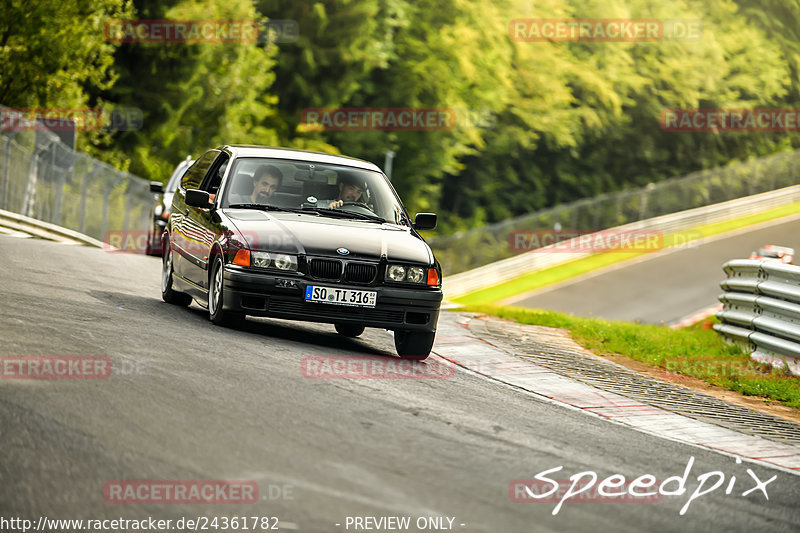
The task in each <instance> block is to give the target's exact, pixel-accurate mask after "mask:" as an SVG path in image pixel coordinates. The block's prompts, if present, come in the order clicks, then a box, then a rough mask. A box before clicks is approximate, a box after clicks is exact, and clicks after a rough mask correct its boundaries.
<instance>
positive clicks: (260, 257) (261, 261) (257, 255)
mask: <svg viewBox="0 0 800 533" xmlns="http://www.w3.org/2000/svg"><path fill="white" fill-rule="evenodd" d="M250 260H251V261H252V263H251V264H252V265H253V266H254V267H261V268H269V266H270V264H271V263H272V256H270V255H269V254H268V253H267V252H251V253H250Z"/></svg>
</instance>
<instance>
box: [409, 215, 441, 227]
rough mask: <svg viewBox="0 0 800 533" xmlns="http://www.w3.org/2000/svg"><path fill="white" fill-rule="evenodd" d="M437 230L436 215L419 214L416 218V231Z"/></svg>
mask: <svg viewBox="0 0 800 533" xmlns="http://www.w3.org/2000/svg"><path fill="white" fill-rule="evenodd" d="M434 228H436V213H417V216H415V217H414V229H416V230H426V229H434Z"/></svg>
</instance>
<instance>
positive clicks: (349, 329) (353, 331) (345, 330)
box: [334, 324, 364, 337]
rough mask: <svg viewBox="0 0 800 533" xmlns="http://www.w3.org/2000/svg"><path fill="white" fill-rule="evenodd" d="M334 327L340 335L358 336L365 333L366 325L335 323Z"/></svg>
mask: <svg viewBox="0 0 800 533" xmlns="http://www.w3.org/2000/svg"><path fill="white" fill-rule="evenodd" d="M334 327H335V328H336V331H337V332H338V333H339V335H344V336H345V337H358V336H359V335H361V334H362V333H364V326H359V325H357V324H334Z"/></svg>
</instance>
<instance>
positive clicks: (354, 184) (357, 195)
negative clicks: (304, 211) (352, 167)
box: [317, 175, 367, 209]
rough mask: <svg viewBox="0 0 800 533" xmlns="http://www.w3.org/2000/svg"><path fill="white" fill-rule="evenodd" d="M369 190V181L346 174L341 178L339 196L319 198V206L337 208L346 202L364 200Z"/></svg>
mask: <svg viewBox="0 0 800 533" xmlns="http://www.w3.org/2000/svg"><path fill="white" fill-rule="evenodd" d="M366 190H367V183H366V182H365V181H364V180H363V179H361V178H358V177H356V176H352V175H344V176H342V177H340V178H339V196H338V197H336V198H333V199H331V200H319V201H318V202H317V207H327V208H329V209H335V208H339V207H342V204H343V203H344V202H362V201H364V200H363V199H362V195H363V194H364V193H365V192H366Z"/></svg>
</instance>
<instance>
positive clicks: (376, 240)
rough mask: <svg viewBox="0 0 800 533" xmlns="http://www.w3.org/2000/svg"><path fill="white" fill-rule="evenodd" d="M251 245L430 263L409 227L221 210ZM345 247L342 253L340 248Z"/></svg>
mask: <svg viewBox="0 0 800 533" xmlns="http://www.w3.org/2000/svg"><path fill="white" fill-rule="evenodd" d="M223 212H224V213H225V215H226V216H227V217H228V218H229V219H230V220H231V222H232V223H233V225H234V226H235V227H236V229H238V230H239V232H240V233H241V234H242V236H243V237H244V240H245V242H246V243H247V245H248V247H249V248H250V249H251V250H264V251H273V252H284V253H297V254H306V255H312V256H328V257H339V258H343V257H347V258H348V259H367V260H379V259H380V258H381V257H382V256H385V257H386V258H387V259H388V260H389V261H407V262H411V263H421V264H431V263H432V262H433V255H432V254H431V252H430V249H429V248H428V245H427V244H425V242H424V241H423V240H422V239H420V238H419V237H417V236H415V235H414V234H412V233H411V230H410V228H408V227H406V226H398V225H395V224H379V223H376V222H365V221H361V220H346V219H336V218H329V217H323V216H317V215H311V214H304V213H279V212H265V211H259V210H252V209H226V210H224V211H223ZM340 248H344V249H347V251H348V252H349V253H347V254H346V255H342V254H340V253H338V252H337V250H338V249H340Z"/></svg>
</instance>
